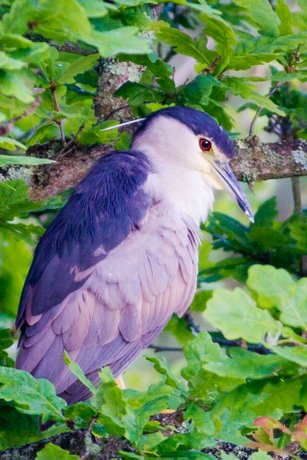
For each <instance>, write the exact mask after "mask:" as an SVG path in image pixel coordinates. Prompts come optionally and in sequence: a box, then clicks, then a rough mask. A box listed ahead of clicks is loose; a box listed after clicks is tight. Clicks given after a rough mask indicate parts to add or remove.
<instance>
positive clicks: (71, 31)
mask: <svg viewBox="0 0 307 460" xmlns="http://www.w3.org/2000/svg"><path fill="white" fill-rule="evenodd" d="M68 12H69V14H68ZM3 27H4V30H5V32H7V33H10V32H12V33H15V34H24V33H26V32H29V31H30V30H31V31H32V32H34V33H37V34H40V35H43V36H44V37H46V38H51V39H54V40H59V41H60V42H62V43H63V42H65V41H70V40H71V41H77V40H83V41H86V40H87V39H88V38H89V36H90V34H91V25H90V22H89V21H88V19H87V17H86V13H85V11H84V9H83V8H82V6H81V5H80V3H79V2H77V1H76V0H66V1H65V3H63V2H62V1H61V0H38V1H36V0H15V1H14V3H13V5H12V7H11V9H10V11H9V13H8V14H6V15H5V16H4V19H3Z"/></svg>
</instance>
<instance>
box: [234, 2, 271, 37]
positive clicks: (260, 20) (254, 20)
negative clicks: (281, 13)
mask: <svg viewBox="0 0 307 460" xmlns="http://www.w3.org/2000/svg"><path fill="white" fill-rule="evenodd" d="M234 3H235V4H236V5H238V6H240V7H241V8H243V9H244V12H245V14H246V16H247V17H248V18H249V20H250V22H251V24H256V25H257V26H258V28H259V31H260V32H261V33H262V34H263V35H272V36H277V35H278V18H277V15H276V14H275V12H274V10H273V9H272V6H271V5H270V2H269V1H268V0H234Z"/></svg>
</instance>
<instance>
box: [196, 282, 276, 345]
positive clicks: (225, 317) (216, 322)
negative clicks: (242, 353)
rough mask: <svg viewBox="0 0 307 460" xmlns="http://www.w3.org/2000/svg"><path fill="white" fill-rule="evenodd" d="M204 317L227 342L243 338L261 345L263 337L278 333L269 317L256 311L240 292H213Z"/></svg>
mask: <svg viewBox="0 0 307 460" xmlns="http://www.w3.org/2000/svg"><path fill="white" fill-rule="evenodd" d="M204 317H205V319H206V320H207V321H209V323H211V324H212V326H214V327H216V328H218V329H219V330H220V331H221V332H222V333H223V334H224V336H225V337H226V338H227V339H229V340H236V339H239V338H243V339H245V340H247V341H248V342H251V343H258V342H263V341H264V337H265V335H266V334H267V333H271V334H275V333H277V332H278V331H280V329H281V327H280V326H279V324H278V323H277V321H275V320H274V319H273V318H272V316H271V315H270V313H269V312H268V311H264V310H261V309H260V308H257V306H256V304H255V302H254V301H253V300H252V299H251V298H250V297H249V296H248V295H247V294H246V293H245V292H244V291H243V290H242V289H240V288H236V289H234V290H233V291H232V292H230V291H226V290H225V289H216V290H215V291H214V293H213V296H212V298H211V299H210V300H209V301H208V304H207V308H206V310H205V312H204Z"/></svg>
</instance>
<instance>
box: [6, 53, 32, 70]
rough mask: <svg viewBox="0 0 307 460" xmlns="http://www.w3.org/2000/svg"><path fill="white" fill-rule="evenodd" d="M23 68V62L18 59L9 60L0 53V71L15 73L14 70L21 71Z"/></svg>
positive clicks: (24, 64) (8, 57)
mask: <svg viewBox="0 0 307 460" xmlns="http://www.w3.org/2000/svg"><path fill="white" fill-rule="evenodd" d="M25 66H26V63H25V62H23V61H21V60H19V59H14V58H11V57H10V56H8V55H7V54H6V53H4V52H3V51H0V69H5V70H9V71H16V70H19V69H22V68H23V67H25Z"/></svg>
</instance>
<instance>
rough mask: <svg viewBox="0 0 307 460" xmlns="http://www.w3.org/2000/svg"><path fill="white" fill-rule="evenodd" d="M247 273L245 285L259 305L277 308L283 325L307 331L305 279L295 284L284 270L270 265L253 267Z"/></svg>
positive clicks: (306, 290)
mask: <svg viewBox="0 0 307 460" xmlns="http://www.w3.org/2000/svg"><path fill="white" fill-rule="evenodd" d="M248 273H249V276H248V281H247V285H248V287H249V288H250V289H252V290H253V291H255V292H256V293H257V295H258V302H259V303H260V305H262V306H264V307H267V308H271V307H276V308H278V310H279V311H280V312H281V315H280V319H281V321H282V322H283V323H284V324H288V325H289V326H294V327H300V328H303V329H305V330H306V329H307V303H306V299H307V279H303V278H302V279H301V280H299V281H297V282H295V281H294V279H293V278H292V276H291V275H290V274H289V273H288V272H287V271H286V270H284V269H282V268H280V269H276V268H274V267H272V266H270V265H253V266H252V267H251V268H250V269H249V272H248Z"/></svg>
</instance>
